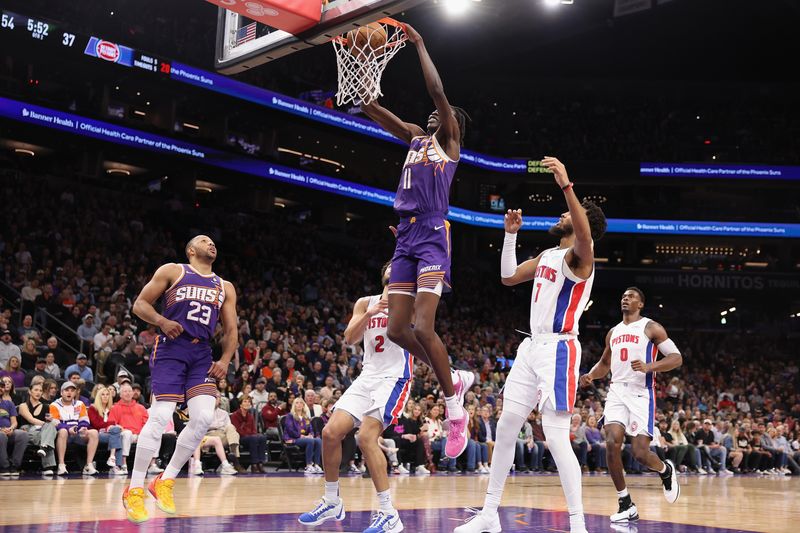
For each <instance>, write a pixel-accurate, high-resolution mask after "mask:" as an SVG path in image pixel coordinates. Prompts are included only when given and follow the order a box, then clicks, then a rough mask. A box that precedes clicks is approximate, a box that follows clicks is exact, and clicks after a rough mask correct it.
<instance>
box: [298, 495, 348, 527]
mask: <svg viewBox="0 0 800 533" xmlns="http://www.w3.org/2000/svg"><path fill="white" fill-rule="evenodd" d="M344 518H345V512H344V501H343V500H342V499H341V498H339V502H338V503H330V502H329V501H328V500H326V499H325V498H322V499H321V500H320V501H319V503H318V504H317V506H316V507H315V508H314V510H313V511H311V512H308V513H303V514H301V515H300V516H299V517H298V518H297V521H298V522H300V523H301V524H303V525H304V526H318V525H320V524H321V523H323V522H326V521H328V520H336V521H337V522H341V521H342V520H344Z"/></svg>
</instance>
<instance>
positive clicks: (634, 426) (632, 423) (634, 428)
mask: <svg viewBox="0 0 800 533" xmlns="http://www.w3.org/2000/svg"><path fill="white" fill-rule="evenodd" d="M638 427H639V424H637V423H636V421H633V422H631V431H636V429H637V428H638Z"/></svg>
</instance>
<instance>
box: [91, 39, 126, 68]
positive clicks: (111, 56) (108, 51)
mask: <svg viewBox="0 0 800 533" xmlns="http://www.w3.org/2000/svg"><path fill="white" fill-rule="evenodd" d="M95 53H96V54H97V57H99V58H100V59H105V60H106V61H111V62H112V63H116V62H117V61H119V55H120V53H119V46H117V45H116V43H112V42H109V41H99V42H98V43H97V46H96V47H95Z"/></svg>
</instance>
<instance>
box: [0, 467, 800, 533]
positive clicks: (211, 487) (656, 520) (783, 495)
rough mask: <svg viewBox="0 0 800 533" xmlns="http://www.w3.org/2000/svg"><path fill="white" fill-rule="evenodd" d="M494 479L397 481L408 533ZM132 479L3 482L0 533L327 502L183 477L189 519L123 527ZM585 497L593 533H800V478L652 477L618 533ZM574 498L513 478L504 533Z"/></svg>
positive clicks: (244, 524)
mask: <svg viewBox="0 0 800 533" xmlns="http://www.w3.org/2000/svg"><path fill="white" fill-rule="evenodd" d="M341 481H342V497H343V498H344V500H345V504H346V509H347V513H348V515H347V518H346V519H345V520H344V521H343V522H340V523H336V522H328V523H326V524H324V525H323V526H320V527H319V528H317V531H362V530H363V529H364V528H366V527H367V526H368V525H369V511H370V510H371V509H373V508H374V507H376V506H377V503H376V498H375V494H374V491H373V487H372V483H371V481H370V480H369V479H362V478H360V477H343V478H342V480H341ZM487 482H488V476H474V475H434V476H425V477H422V476H419V477H417V476H410V477H409V476H393V477H392V478H391V485H392V490H393V494H394V500H395V503H396V505H397V507H398V509H400V510H401V517H402V518H403V521H404V523H405V526H406V531H409V532H423V531H424V532H439V531H448V532H449V531H452V529H453V528H454V527H456V526H457V525H459V524H460V523H461V522H460V519H462V518H463V517H464V516H466V513H465V511H464V507H465V506H473V507H479V506H480V505H482V502H483V494H484V491H485V490H486V485H487ZM127 483H128V480H127V479H126V478H122V479H119V478H116V479H115V478H110V477H101V476H100V477H97V478H88V477H87V478H81V477H78V476H75V477H66V478H56V479H49V480H45V479H41V478H37V479H26V478H22V479H19V480H16V479H13V478H12V479H11V480H9V479H8V478H4V479H2V480H0V531H2V532H11V531H13V532H19V531H26V532H39V531H70V532H83V531H102V532H105V531H148V532H149V531H181V532H183V531H189V530H191V531H192V533H198V532H205V531H214V532H216V531H284V532H286V531H309V530H308V529H305V528H304V527H303V526H301V525H300V524H298V523H297V521H296V519H297V515H298V514H300V513H302V512H305V511H308V510H310V509H311V508H312V507H313V506H314V504H315V502H316V500H317V499H318V498H319V497H320V495H321V494H322V490H323V487H322V478H321V476H302V475H295V474H286V473H279V474H273V473H270V474H268V475H266V476H258V475H240V476H238V477H232V476H224V477H218V476H212V475H208V476H206V477H205V478H199V477H192V478H181V479H179V480H178V482H177V483H176V487H175V499H176V504H177V507H178V511H179V515H177V516H176V517H168V516H167V515H165V514H164V513H162V512H161V511H159V510H157V509H155V506H154V505H153V502H152V499H150V498H148V502H147V505H148V508H149V509H150V512H151V517H152V518H151V520H150V521H149V522H147V523H146V524H144V525H142V526H135V525H133V524H130V523H129V522H127V521H126V520H125V513H124V511H123V509H122V505H121V503H120V502H121V495H122V491H123V489H124V488H125V487H126V485H127ZM583 486H584V492H583V499H584V506H585V510H586V514H587V517H586V518H587V527H588V529H589V531H592V532H594V531H624V532H628V533H638V532H642V533H644V532H666V531H669V532H693V533H701V532H704V533H712V532H713V533H721V532H729V531H759V532H769V533H780V532H788V531H796V530H797V528H798V525H800V505H799V504H798V502H800V479H798V478H789V477H763V478H759V477H727V478H725V477H712V476H702V477H701V476H691V477H682V478H681V489H682V490H681V497H680V499H679V500H678V501H677V502H676V503H675V504H674V505H669V504H667V503H666V501H665V500H664V498H663V496H662V492H661V485H660V483H659V481H658V479H657V478H656V477H654V476H631V477H630V478H628V488H629V490H630V492H631V495H632V496H633V499H634V501H635V502H636V504H637V506H638V508H639V514H640V515H641V518H642V519H641V520H640V521H639V523H638V524H636V525H634V526H631V527H627V526H624V527H612V526H611V524H610V523H609V520H608V515H609V514H610V513H612V512H615V511H616V494H615V491H614V489H613V486H612V484H611V480H610V479H609V478H608V476H584V477H583ZM564 509H565V503H564V496H563V493H562V492H561V486H560V484H559V480H558V477H557V476H555V475H516V476H511V477H509V482H508V485H507V489H506V493H505V497H504V500H503V508H501V510H502V513H501V522H502V524H503V531H568V530H569V523H568V519H567V516H566V512H564Z"/></svg>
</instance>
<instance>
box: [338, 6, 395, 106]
mask: <svg viewBox="0 0 800 533" xmlns="http://www.w3.org/2000/svg"><path fill="white" fill-rule="evenodd" d="M377 25H380V27H372V26H364V27H362V28H361V30H353V31H351V32H349V33H346V34H345V35H342V36H341V37H336V38H334V39H333V49H334V50H335V51H336V63H337V65H338V69H339V90H338V91H337V92H336V104H337V105H340V106H341V105H345V104H348V103H350V102H354V103H355V102H361V103H364V104H369V103H370V102H372V101H373V100H375V99H377V98H378V97H379V96H383V93H382V92H381V76H383V71H384V69H386V65H388V64H389V61H390V60H391V59H392V58H393V57H394V55H395V54H396V53H397V52H399V51H400V49H401V48H403V47H404V46H405V44H406V40H407V39H408V37H407V36H406V34H405V32H404V31H403V29H402V28H401V27H400V25H399V24H398V23H397V22H395V21H393V20H391V19H381V20H379V21H378V22H377V23H376V24H374V25H373V26H377ZM358 31H361V34H362V37H363V35H364V33H365V32H368V35H369V37H368V38H367V39H366V40H365V42H363V43H357V42H356V39H355V37H356V32H358ZM384 35H385V36H386V44H385V45H382V46H377V47H376V46H373V38H374V40H375V42H376V43H380V42H382V41H383V37H384ZM359 44H360V46H359Z"/></svg>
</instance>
